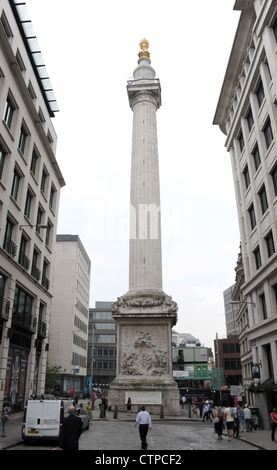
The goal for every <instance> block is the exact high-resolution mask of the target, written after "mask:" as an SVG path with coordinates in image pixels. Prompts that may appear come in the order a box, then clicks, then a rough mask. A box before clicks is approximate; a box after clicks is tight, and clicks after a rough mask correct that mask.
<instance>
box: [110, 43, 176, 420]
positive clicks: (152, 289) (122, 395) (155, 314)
mask: <svg viewBox="0 0 277 470" xmlns="http://www.w3.org/2000/svg"><path fill="white" fill-rule="evenodd" d="M140 46H141V51H140V52H139V60H138V66H137V68H136V69H135V71H134V74H133V78H132V79H130V80H128V83H127V92H128V98H129V104H130V107H131V109H132V111H133V136H132V164H131V195H130V249H129V290H128V292H127V293H126V294H125V295H123V296H121V297H119V298H118V299H117V301H116V302H115V303H114V304H113V306H112V311H113V317H114V318H115V319H116V321H117V374H116V379H115V380H114V381H113V382H112V384H111V386H110V391H109V403H110V404H111V405H112V406H115V405H118V406H119V409H123V410H125V409H126V403H127V399H128V397H131V399H132V403H133V404H134V405H136V404H137V405H143V404H144V405H146V406H147V409H148V410H150V411H152V412H159V411H160V409H161V405H162V406H163V410H164V413H165V414H168V415H170V414H171V415H179V414H180V407H179V393H178V387H177V385H176V382H175V381H174V380H173V378H172V346H171V342H172V333H171V329H172V326H173V325H174V324H175V323H176V321H177V304H176V302H174V301H173V300H172V298H171V297H170V296H168V295H166V294H165V293H164V292H163V289H162V249H161V213H160V182H159V157H158V138H157V121H156V112H157V110H158V109H159V107H160V106H161V87H160V82H159V79H158V78H157V77H156V74H155V71H154V70H153V68H152V67H151V61H150V53H149V51H148V46H149V44H148V41H147V40H145V39H144V40H143V41H141V43H140Z"/></svg>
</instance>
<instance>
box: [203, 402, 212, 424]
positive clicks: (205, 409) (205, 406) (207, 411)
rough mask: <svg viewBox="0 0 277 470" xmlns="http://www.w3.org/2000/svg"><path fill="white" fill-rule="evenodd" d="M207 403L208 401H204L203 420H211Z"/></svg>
mask: <svg viewBox="0 0 277 470" xmlns="http://www.w3.org/2000/svg"><path fill="white" fill-rule="evenodd" d="M209 411H210V410H209V405H208V403H207V402H206V403H205V405H204V414H203V422H204V421H205V420H206V421H210V422H212V420H211V418H210V412H209Z"/></svg>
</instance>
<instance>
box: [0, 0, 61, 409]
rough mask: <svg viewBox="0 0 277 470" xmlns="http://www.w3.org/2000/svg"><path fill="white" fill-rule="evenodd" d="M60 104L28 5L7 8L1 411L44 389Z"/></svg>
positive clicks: (2, 62) (1, 29) (1, 19)
mask: <svg viewBox="0 0 277 470" xmlns="http://www.w3.org/2000/svg"><path fill="white" fill-rule="evenodd" d="M56 111H58V106H57V102H56V99H55V96H54V92H53V90H52V87H51V83H50V80H49V76H48V73H47V70H46V67H45V64H44V61H43V57H42V54H41V52H40V49H39V45H38V41H37V38H36V35H35V33H34V30H33V25H32V23H31V19H30V17H29V14H28V11H27V9H26V5H25V3H24V2H19V1H16V0H2V1H1V9H0V116H1V120H0V382H1V387H0V407H1V405H2V403H3V400H8V401H10V402H11V404H12V407H13V408H15V409H22V408H23V404H24V400H25V399H27V398H28V397H29V396H30V395H31V394H40V393H43V392H44V384H45V372H46V361H47V350H48V334H49V322H50V314H51V301H52V275H53V253H54V248H55V237H56V227H57V216H58V208H59V198H60V190H61V188H62V187H63V186H64V185H65V182H64V179H63V176H62V173H61V171H60V169H59V166H58V163H57V160H56V156H55V153H56V145H57V136H56V132H55V129H54V126H53V123H52V118H53V117H54V115H55V112H56Z"/></svg>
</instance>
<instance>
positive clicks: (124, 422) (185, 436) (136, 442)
mask: <svg viewBox="0 0 277 470" xmlns="http://www.w3.org/2000/svg"><path fill="white" fill-rule="evenodd" d="M135 418H136V412H135V411H134V412H133V413H132V415H131V416H128V415H127V413H124V412H121V413H118V418H117V419H115V418H114V413H113V412H112V411H108V412H107V418H106V419H101V418H100V411H99V408H98V407H96V409H95V410H94V411H93V421H92V423H91V425H90V428H89V430H87V431H84V432H83V434H82V435H81V438H80V441H79V444H80V450H90V451H94V452H95V454H97V455H98V454H99V453H101V451H107V452H108V451H114V452H120V451H123V455H126V454H128V452H132V451H140V438H139V431H138V428H137V427H135ZM21 424H22V413H20V414H18V415H13V416H12V417H11V419H10V423H9V426H8V431H7V436H6V438H5V439H3V438H2V437H0V448H2V449H3V450H11V451H12V450H55V449H57V444H56V443H39V444H35V445H31V446H29V445H28V446H25V445H24V444H22V439H21ZM152 424H153V429H152V430H151V431H149V433H148V439H147V440H148V450H147V453H148V454H149V453H151V452H153V453H155V452H156V453H159V454H161V455H163V454H168V451H170V454H172V455H178V453H183V452H185V451H188V450H198V451H202V450H243V451H244V450H245V451H246V450H250V451H253V450H277V443H275V442H271V437H270V430H256V431H254V430H253V431H252V432H248V433H247V432H243V433H241V436H240V438H239V439H234V441H233V442H229V441H228V439H227V436H226V432H225V434H224V435H223V439H222V441H218V439H217V436H216V435H215V434H214V426H213V423H209V422H204V423H203V422H202V420H201V419H199V420H196V419H194V420H191V419H190V418H189V410H188V408H186V409H181V415H180V417H165V418H160V417H159V416H152ZM101 455H104V453H102V454H101ZM108 455H110V453H108Z"/></svg>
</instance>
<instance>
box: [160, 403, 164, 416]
mask: <svg viewBox="0 0 277 470" xmlns="http://www.w3.org/2000/svg"><path fill="white" fill-rule="evenodd" d="M160 418H164V407H163V405H161V409H160Z"/></svg>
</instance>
